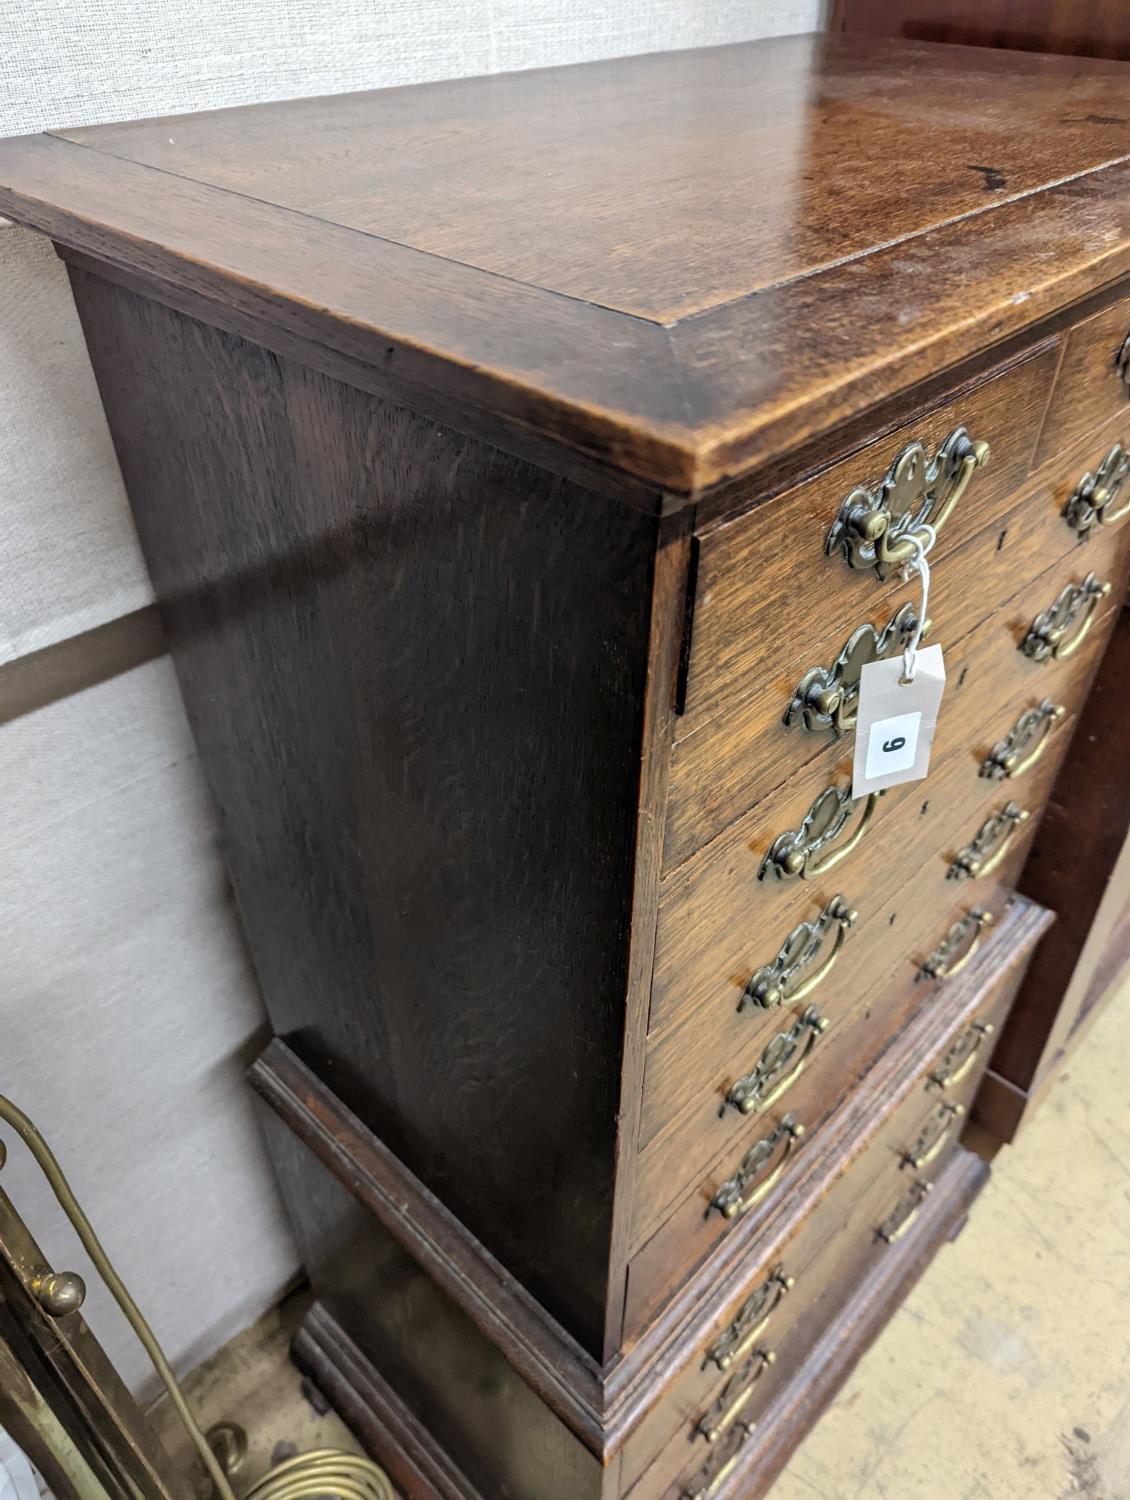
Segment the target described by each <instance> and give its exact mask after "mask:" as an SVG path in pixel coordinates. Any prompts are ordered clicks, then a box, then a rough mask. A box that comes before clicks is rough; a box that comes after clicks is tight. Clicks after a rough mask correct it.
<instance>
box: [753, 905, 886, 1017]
mask: <svg viewBox="0 0 1130 1500" xmlns="http://www.w3.org/2000/svg"><path fill="white" fill-rule="evenodd" d="M858 917H859V913H858V912H857V911H853V910H852V908H851V907H850V906H848V905H847V903H846V902H845V901H844V898H843V897H842V896H833V897H832V899H831V901H829V902H828V904H827V906H826V907H825V908H824V910H823V911H822V912H821V913H820V915H819V917H817V919H816V921H815V922H801V923H800V924H799V925H798V926H796V927H794V928H793V930H792V932H790V933H789V935H788V937H787V938H786V939H785V941H784V943H783V944H782V945H781V950H780V952H779V953H778V954H777V957H776V958H775V959H773V961H772V963H768V964H762V966H761V967H760V968H759V969H756V970H755V971H754V972H753V974H751V975H750V977H749V981H748V983H747V984H746V987H745V989H744V990H743V992H742V998H741V999H740V1000H739V1002H738V1009H739V1010H744V1009H745V1008H746V1006H747V1005H755V1006H757V1007H758V1008H759V1009H761V1010H772V1009H773V1008H774V1007H775V1006H777V1005H784V1004H785V1003H786V1002H787V1001H797V1000H803V999H805V997H806V996H808V995H810V994H811V993H812V991H813V990H814V989H815V988H816V986H817V985H818V984H822V983H823V981H824V980H825V979H827V977H828V974H829V973H830V972H831V969H832V965H833V964H834V963H835V962H836V959H837V958H838V957H839V953H840V949H841V948H842V947H843V945H844V939H845V938H846V937H847V933H848V929H849V928H850V927H852V926H854V924H855V922H856V921H857V920H858ZM832 932H834V933H835V942H834V943H833V944H832V947H831V949H830V951H829V952H828V953H827V956H826V957H825V959H824V962H823V963H822V964H821V965H820V966H819V968H816V969H813V968H812V967H811V966H812V964H813V963H814V961H815V960H816V959H817V958H818V957H819V955H820V953H821V952H822V951H823V949H824V943H825V941H826V939H827V937H828V935H829V933H832Z"/></svg>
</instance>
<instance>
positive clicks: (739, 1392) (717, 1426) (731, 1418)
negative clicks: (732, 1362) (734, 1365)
mask: <svg viewBox="0 0 1130 1500" xmlns="http://www.w3.org/2000/svg"><path fill="white" fill-rule="evenodd" d="M776 1362H777V1355H776V1353H775V1352H774V1350H772V1349H755V1350H754V1352H753V1353H752V1354H751V1355H750V1357H749V1359H748V1360H747V1361H746V1363H745V1365H744V1366H743V1367H742V1368H741V1369H740V1370H739V1371H738V1373H737V1374H736V1375H732V1376H731V1377H730V1379H729V1380H727V1382H726V1384H725V1385H724V1386H723V1387H722V1390H721V1392H720V1394H719V1396H718V1399H717V1400H716V1401H715V1403H714V1405H713V1406H712V1407H711V1408H710V1410H709V1411H708V1412H707V1413H706V1414H705V1416H703V1417H700V1418H699V1420H698V1422H697V1423H696V1424H695V1429H694V1430H695V1436H696V1437H704V1438H705V1439H706V1441H707V1442H708V1443H716V1442H717V1441H718V1439H719V1438H720V1437H721V1436H722V1435H723V1433H726V1432H728V1431H729V1430H730V1428H731V1427H732V1426H733V1425H734V1423H735V1422H736V1421H737V1419H738V1418H739V1417H740V1416H741V1414H742V1411H743V1409H744V1408H745V1405H746V1402H747V1401H748V1400H749V1398H750V1397H751V1396H752V1395H753V1393H754V1391H755V1390H756V1389H757V1382H758V1381H759V1380H760V1379H761V1377H762V1376H763V1375H764V1374H765V1372H766V1370H769V1369H771V1368H772V1367H773V1365H775V1364H776Z"/></svg>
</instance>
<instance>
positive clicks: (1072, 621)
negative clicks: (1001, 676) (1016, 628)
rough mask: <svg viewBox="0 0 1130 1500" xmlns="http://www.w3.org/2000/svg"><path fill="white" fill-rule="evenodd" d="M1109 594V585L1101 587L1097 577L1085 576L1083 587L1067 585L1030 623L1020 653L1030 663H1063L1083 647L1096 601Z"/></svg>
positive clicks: (1092, 618)
mask: <svg viewBox="0 0 1130 1500" xmlns="http://www.w3.org/2000/svg"><path fill="white" fill-rule="evenodd" d="M1109 593H1110V584H1109V583H1100V582H1099V579H1098V575H1097V574H1096V573H1088V574H1087V576H1086V578H1084V579H1083V582H1082V583H1069V584H1068V585H1067V587H1066V588H1064V589H1061V590H1060V593H1059V596H1058V598H1057V599H1056V601H1055V603H1054V604H1052V605H1050V606H1049V607H1048V608H1047V609H1045V610H1041V611H1040V613H1039V614H1038V615H1037V616H1036V618H1035V619H1034V620H1033V621H1032V623H1031V625H1029V627H1028V629H1027V631H1026V632H1025V634H1024V636H1023V638H1022V639H1021V641H1020V646H1019V649H1020V650H1021V651H1022V652H1023V653H1024V655H1025V656H1026V657H1028V659H1029V660H1030V661H1038V662H1046V661H1052V660H1055V661H1066V660H1067V659H1068V657H1070V656H1074V655H1075V653H1076V651H1078V649H1079V647H1080V646H1081V645H1082V644H1083V642H1084V640H1085V639H1086V637H1087V633H1088V631H1089V630H1090V628H1091V625H1092V623H1093V621H1094V618H1095V611H1096V610H1097V609H1098V607H1099V600H1100V599H1105V598H1106V596H1107V595H1108V594H1109Z"/></svg>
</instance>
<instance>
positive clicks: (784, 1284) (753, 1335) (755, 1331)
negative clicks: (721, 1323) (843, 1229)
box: [702, 1265, 796, 1372]
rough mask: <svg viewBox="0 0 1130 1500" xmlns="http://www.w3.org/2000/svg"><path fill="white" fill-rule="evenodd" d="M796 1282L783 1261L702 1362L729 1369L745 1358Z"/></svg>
mask: <svg viewBox="0 0 1130 1500" xmlns="http://www.w3.org/2000/svg"><path fill="white" fill-rule="evenodd" d="M795 1285H796V1278H795V1277H793V1276H788V1275H786V1274H785V1268H784V1266H783V1265H777V1266H774V1267H773V1269H772V1271H770V1273H769V1275H768V1276H767V1277H766V1278H765V1280H764V1281H763V1282H761V1284H760V1285H759V1286H758V1287H757V1288H756V1289H755V1290H754V1291H753V1292H751V1293H750V1295H749V1296H748V1297H747V1298H746V1300H745V1301H744V1302H743V1303H742V1305H741V1307H740V1308H739V1309H738V1311H737V1314H736V1316H735V1317H734V1320H733V1322H732V1323H731V1324H730V1325H729V1327H728V1328H727V1329H726V1330H725V1332H724V1333H721V1334H719V1336H718V1338H716V1339H715V1341H714V1342H713V1343H712V1344H711V1345H710V1347H709V1349H707V1351H706V1356H705V1358H704V1359H703V1362H702V1368H703V1369H704V1370H705V1369H706V1367H707V1365H716V1366H717V1368H718V1369H719V1370H722V1371H723V1372H725V1371H726V1370H728V1369H730V1367H731V1366H732V1365H733V1364H734V1362H735V1360H739V1359H743V1358H744V1357H745V1356H746V1355H747V1354H748V1353H749V1351H750V1349H752V1348H753V1345H754V1344H755V1343H756V1342H757V1340H758V1339H759V1338H760V1337H761V1335H762V1334H763V1333H764V1332H765V1330H766V1328H767V1327H768V1325H769V1320H770V1318H771V1317H772V1316H773V1314H774V1313H775V1312H776V1311H777V1309H778V1307H780V1305H781V1302H782V1301H783V1299H784V1298H785V1297H787V1296H788V1294H789V1292H791V1291H792V1289H793V1287H794V1286H795Z"/></svg>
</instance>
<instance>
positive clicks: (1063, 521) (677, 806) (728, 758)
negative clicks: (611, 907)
mask: <svg viewBox="0 0 1130 1500" xmlns="http://www.w3.org/2000/svg"><path fill="white" fill-rule="evenodd" d="M1127 436H1128V438H1130V433H1128V434H1127ZM1114 442H1115V439H1114V438H1113V437H1112V436H1111V431H1110V430H1107V431H1105V432H1104V434H1103V435H1102V436H1101V437H1100V439H1099V440H1098V441H1097V442H1091V443H1088V444H1085V445H1083V446H1081V447H1079V448H1076V449H1075V450H1074V451H1073V452H1072V453H1070V454H1068V455H1066V456H1064V457H1062V458H1059V459H1057V460H1056V462H1055V463H1054V464H1053V465H1050V466H1049V469H1048V472H1047V473H1045V474H1042V475H1040V476H1038V478H1037V479H1036V481H1035V482H1034V484H1033V486H1032V487H1031V488H1029V489H1028V490H1027V491H1026V492H1025V493H1024V494H1023V495H1021V496H1020V498H1019V499H1017V498H1015V497H1014V498H1012V499H1010V501H1009V503H1008V504H1007V505H1002V506H1001V507H999V509H998V513H997V514H996V515H995V516H994V517H993V518H992V520H991V522H990V524H989V525H988V526H986V527H983V528H982V529H981V530H980V531H979V532H978V533H977V534H976V535H975V536H973V537H971V538H969V539H968V540H967V541H966V542H965V543H964V545H962V546H960V547H957V548H956V549H953V550H950V551H948V552H946V553H944V554H942V555H941V556H938V555H937V549H936V552H935V555H934V558H932V582H931V592H930V605H929V613H930V619H931V627H932V628H931V633H930V636H929V639H930V640H932V641H939V642H941V644H942V646H943V647H944V648H945V650H946V652H947V658H948V656H949V653H950V652H951V651H952V650H953V648H954V646H955V645H957V644H959V643H960V642H961V641H963V640H965V639H966V638H967V637H968V636H969V635H970V634H971V633H972V632H973V631H974V630H976V629H977V628H978V626H979V625H980V624H981V623H982V622H983V621H984V620H985V619H986V618H987V617H989V616H991V615H992V614H993V613H994V611H996V610H998V609H1000V608H1001V607H1002V606H1003V605H1005V604H1006V603H1007V602H1009V601H1010V600H1011V599H1013V598H1014V597H1015V596H1016V594H1017V592H1018V591H1019V590H1021V589H1023V588H1024V586H1025V585H1026V584H1027V583H1028V582H1029V581H1031V580H1033V579H1035V578H1037V577H1038V576H1040V575H1042V574H1043V573H1045V572H1046V571H1047V570H1049V569H1050V568H1053V567H1055V566H1057V565H1058V564H1059V563H1061V562H1063V563H1067V562H1068V561H1069V560H1070V563H1071V564H1072V565H1074V564H1076V563H1085V564H1086V567H1085V568H1084V572H1085V571H1087V569H1090V568H1098V569H1101V568H1102V567H1104V566H1106V565H1107V564H1106V563H1104V558H1107V557H1109V556H1110V554H1111V553H1113V552H1118V551H1119V543H1117V542H1116V541H1114V540H1113V538H1114V537H1115V536H1117V535H1118V534H1120V533H1125V532H1126V531H1127V530H1128V529H1130V518H1125V519H1122V520H1121V521H1120V522H1119V523H1118V524H1113V525H1108V526H1105V527H1104V526H1101V525H1098V526H1092V527H1091V528H1090V530H1089V531H1088V533H1087V537H1088V539H1087V541H1086V542H1085V543H1082V544H1081V543H1080V541H1079V532H1078V531H1077V530H1076V529H1075V528H1074V527H1073V526H1072V525H1071V524H1069V521H1068V519H1067V518H1066V512H1067V511H1068V510H1069V508H1070V507H1071V504H1072V500H1073V497H1074V496H1075V495H1076V492H1077V490H1078V489H1079V488H1080V485H1081V482H1082V481H1083V480H1084V479H1085V478H1086V476H1087V475H1088V474H1090V475H1091V476H1092V478H1094V476H1095V475H1096V474H1097V472H1098V470H1099V469H1100V467H1101V465H1102V463H1103V461H1104V460H1105V459H1106V458H1107V457H1108V455H1109V454H1110V452H1111V449H1112V447H1113V445H1114ZM1128 492H1130V479H1127V480H1125V481H1124V482H1123V483H1122V485H1121V490H1120V495H1119V498H1118V500H1117V501H1116V503H1115V509H1114V511H1113V512H1112V516H1117V515H1118V514H1119V511H1120V507H1121V498H1122V496H1123V495H1126V494H1127V493H1128ZM939 546H940V544H939ZM918 598H919V590H918V588H917V585H914V586H903V585H900V588H899V590H898V591H897V592H896V594H895V595H894V596H893V597H892V598H891V599H888V600H886V601H885V602H883V604H882V607H881V608H879V609H874V610H871V611H866V610H864V611H859V612H857V613H856V614H855V615H850V614H845V615H844V616H843V617H842V618H841V619H840V620H839V621H837V623H836V627H835V630H834V632H833V633H832V634H830V635H826V636H824V637H823V638H822V639H819V640H818V639H816V635H815V631H814V630H811V629H809V630H808V631H807V634H805V632H804V630H802V631H800V632H798V633H794V634H793V635H784V636H782V635H776V636H774V637H773V638H772V639H773V640H774V642H775V644H776V647H777V650H776V655H772V656H771V658H770V659H769V660H767V661H766V662H765V663H763V664H762V666H761V667H760V669H759V675H758V677H757V678H756V683H757V691H756V692H755V693H753V694H752V695H747V696H742V695H740V694H738V693H735V694H734V696H733V700H732V702H731V703H730V704H729V706H728V707H727V708H726V709H725V711H724V712H723V713H722V714H720V716H719V717H718V718H716V719H715V720H714V721H713V722H712V723H710V724H709V725H707V726H706V727H705V728H704V729H702V730H700V731H699V732H698V733H695V734H691V735H690V736H689V737H684V738H682V739H680V740H679V741H678V742H677V743H676V745H675V746H674V749H673V751H672V758H671V785H670V791H669V795H668V804H667V823H666V834H665V850H664V868H665V869H666V870H667V871H671V870H673V869H674V868H675V867H677V866H678V865H679V864H680V863H681V862H682V861H684V860H685V859H687V858H688V857H689V856H690V855H691V854H693V853H694V851H695V850H696V849H698V848H700V847H702V846H703V845H704V844H706V843H707V842H708V841H709V840H711V839H712V838H713V837H714V836H715V835H717V834H718V833H719V832H720V831H721V830H722V829H724V828H725V827H727V826H728V825H729V824H730V823H732V822H734V821H735V820H736V819H737V818H738V817H740V816H742V815H743V814H744V813H745V812H746V811H747V810H749V809H750V808H752V807H754V806H756V805H757V803H758V802H759V801H761V800H763V799H764V798H765V797H766V796H767V795H768V794H769V793H770V792H772V791H773V789H775V788H777V787H779V786H780V785H781V784H782V782H784V781H786V780H787V779H788V778H789V777H790V776H791V775H794V774H795V773H796V772H797V770H799V769H800V768H801V767H803V766H806V765H809V766H811V767H812V769H813V773H814V774H818V772H819V770H820V769H821V768H823V769H825V770H828V769H830V768H831V767H832V766H834V764H835V762H836V760H837V759H838V758H839V756H840V755H841V754H842V748H843V743H842V740H841V741H839V742H837V740H836V736H835V734H834V731H833V730H832V729H831V728H824V727H822V725H821V721H820V719H819V717H817V716H813V715H811V714H809V715H806V714H805V713H804V712H803V711H797V712H795V713H794V714H793V717H792V722H791V723H789V724H786V723H785V722H784V716H785V714H786V712H787V711H788V710H789V709H790V705H791V704H793V703H794V702H798V701H799V693H800V690H801V688H802V686H803V685H804V684H805V683H806V681H808V683H809V688H811V679H812V676H813V674H814V673H816V672H819V673H820V674H821V677H822V679H824V680H830V681H833V682H834V681H835V679H836V676H837V673H836V670H835V664H836V662H837V658H838V657H839V655H840V653H841V652H842V651H843V649H844V648H845V646H846V644H847V643H848V641H849V640H850V639H851V638H852V637H853V635H854V634H855V632H856V631H857V629H859V628H860V627H865V626H867V625H870V626H873V627H876V628H877V629H878V631H879V635H880V639H882V635H883V632H884V631H885V630H886V629H887V627H889V626H890V625H891V622H892V621H895V620H896V619H897V618H898V611H899V610H900V609H902V608H904V607H906V608H908V609H909V610H910V611H911V613H913V611H914V609H915V607H916V605H917V601H918ZM698 628H699V627H698V623H697V622H696V624H695V633H696V634H697V632H698ZM733 628H734V629H735V630H738V631H740V629H741V628H742V627H741V625H740V622H735V623H734V626H733ZM798 639H799V640H800V645H799V647H798V646H797V640H798ZM781 640H784V641H785V642H786V645H785V646H784V647H782V646H781V645H780V642H781ZM897 646H898V641H897V639H895V638H894V637H893V636H892V637H891V638H890V641H889V645H888V651H890V650H891V649H897ZM798 651H799V655H798ZM806 719H807V722H808V724H810V725H811V726H812V727H811V728H809V727H806Z"/></svg>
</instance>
